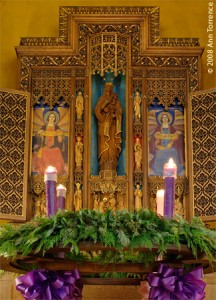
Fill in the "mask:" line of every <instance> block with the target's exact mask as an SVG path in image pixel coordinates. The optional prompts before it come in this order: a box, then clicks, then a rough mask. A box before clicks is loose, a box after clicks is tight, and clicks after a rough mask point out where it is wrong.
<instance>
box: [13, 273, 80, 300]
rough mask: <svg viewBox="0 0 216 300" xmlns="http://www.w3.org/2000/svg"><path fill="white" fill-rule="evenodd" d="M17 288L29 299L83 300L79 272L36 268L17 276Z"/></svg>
mask: <svg viewBox="0 0 216 300" xmlns="http://www.w3.org/2000/svg"><path fill="white" fill-rule="evenodd" d="M15 281H16V289H17V290H18V291H19V292H21V294H22V296H23V297H24V298H25V299H28V300H81V299H82V288H83V284H82V282H81V279H80V275H79V272H78V271H77V270H73V271H57V272H55V271H47V270H34V271H30V272H28V273H27V274H25V275H23V276H20V277H18V278H16V280H15Z"/></svg>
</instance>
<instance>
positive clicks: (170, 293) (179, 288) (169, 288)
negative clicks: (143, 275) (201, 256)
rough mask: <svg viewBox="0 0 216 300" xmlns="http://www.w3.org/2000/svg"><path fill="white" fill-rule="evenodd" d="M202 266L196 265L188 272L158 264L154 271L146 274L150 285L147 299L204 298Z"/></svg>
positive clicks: (178, 299)
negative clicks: (156, 269)
mask: <svg viewBox="0 0 216 300" xmlns="http://www.w3.org/2000/svg"><path fill="white" fill-rule="evenodd" d="M202 277H203V268H202V267H197V268H196V269H194V270H192V271H190V272H189V273H184V271H183V269H173V268H171V267H169V266H168V265H165V264H160V265H159V268H158V271H157V272H156V273H151V274H149V276H148V282H149V285H150V286H151V289H150V293H149V300H202V299H204V298H205V293H204V289H205V286H206V284H205V282H203V281H202V280H200V278H202Z"/></svg>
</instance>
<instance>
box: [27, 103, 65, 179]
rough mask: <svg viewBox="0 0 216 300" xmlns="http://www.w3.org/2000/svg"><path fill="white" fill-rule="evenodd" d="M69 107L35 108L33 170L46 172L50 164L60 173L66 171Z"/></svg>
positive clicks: (39, 172)
mask: <svg viewBox="0 0 216 300" xmlns="http://www.w3.org/2000/svg"><path fill="white" fill-rule="evenodd" d="M68 113H69V112H68V108H66V107H58V109H57V110H48V111H46V112H45V109H44V108H38V109H35V110H34V116H33V123H34V126H33V131H34V132H33V136H34V137H33V172H35V173H38V174H44V171H45V169H46V168H47V167H48V166H53V167H55V168H56V169H57V173H58V174H63V173H65V171H66V164H65V161H64V158H65V160H66V161H67V157H65V156H64V157H63V153H64V151H65V136H66V135H68V128H69V126H68V120H69V117H68Z"/></svg>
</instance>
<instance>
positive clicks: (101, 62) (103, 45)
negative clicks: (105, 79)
mask: <svg viewBox="0 0 216 300" xmlns="http://www.w3.org/2000/svg"><path fill="white" fill-rule="evenodd" d="M127 47H128V38H127V37H124V36H120V35H118V34H117V33H102V34H100V35H96V36H93V37H91V38H90V52H91V55H90V57H91V72H92V74H96V73H100V75H101V76H104V73H105V72H108V71H110V72H112V73H114V76H117V75H118V74H119V73H123V74H125V73H126V67H127V64H126V62H127ZM101 53H103V55H102V56H101Z"/></svg>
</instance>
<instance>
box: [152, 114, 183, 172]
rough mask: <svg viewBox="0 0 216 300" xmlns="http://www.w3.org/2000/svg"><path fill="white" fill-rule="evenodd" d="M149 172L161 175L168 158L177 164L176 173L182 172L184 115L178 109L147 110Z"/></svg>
mask: <svg viewBox="0 0 216 300" xmlns="http://www.w3.org/2000/svg"><path fill="white" fill-rule="evenodd" d="M148 119H149V122H148V124H149V169H150V171H149V173H150V175H156V176H162V175H163V166H164V164H165V163H167V162H168V160H169V158H173V160H174V161H175V163H176V165H177V172H178V175H183V173H184V165H185V158H184V115H183V113H182V112H181V111H180V110H177V109H176V110H174V111H173V112H172V113H171V112H168V111H160V112H159V113H157V112H156V111H155V110H152V111H149V115H148Z"/></svg>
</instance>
